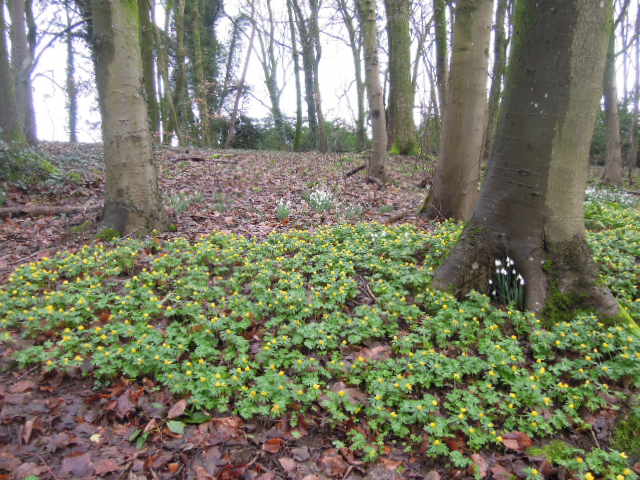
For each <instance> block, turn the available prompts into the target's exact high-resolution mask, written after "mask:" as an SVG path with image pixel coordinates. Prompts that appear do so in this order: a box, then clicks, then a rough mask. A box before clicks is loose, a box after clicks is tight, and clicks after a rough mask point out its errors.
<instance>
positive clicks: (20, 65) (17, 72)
mask: <svg viewBox="0 0 640 480" xmlns="http://www.w3.org/2000/svg"><path fill="white" fill-rule="evenodd" d="M9 14H10V15H11V63H12V67H13V72H14V80H15V92H16V93H15V95H16V105H17V108H18V122H19V124H20V125H22V128H23V131H24V134H25V136H26V139H27V141H28V142H29V143H31V144H35V143H37V141H38V136H37V132H36V121H35V110H34V108H33V91H32V88H31V68H32V65H33V60H34V59H33V56H32V55H31V49H30V48H29V41H28V39H27V28H26V11H25V0H9Z"/></svg>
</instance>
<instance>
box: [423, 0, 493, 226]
mask: <svg viewBox="0 0 640 480" xmlns="http://www.w3.org/2000/svg"><path fill="white" fill-rule="evenodd" d="M492 13H493V0H460V1H459V2H458V3H457V7H456V14H455V21H454V44H453V51H452V54H451V73H450V77H449V85H448V87H447V101H446V102H445V104H446V107H445V111H444V122H443V128H442V135H441V140H440V155H439V157H438V165H437V168H436V176H435V178H434V181H433V185H432V188H431V191H430V193H429V196H428V197H427V199H426V201H425V204H424V206H423V208H422V213H423V214H424V215H425V216H427V217H430V218H455V219H457V220H467V219H468V218H469V217H470V216H471V213H472V212H473V207H474V206H475V203H476V201H477V198H478V195H479V190H480V157H481V156H482V151H483V148H482V146H483V140H484V129H485V121H486V115H487V63H488V56H489V55H488V51H489V39H490V34H491V17H492Z"/></svg>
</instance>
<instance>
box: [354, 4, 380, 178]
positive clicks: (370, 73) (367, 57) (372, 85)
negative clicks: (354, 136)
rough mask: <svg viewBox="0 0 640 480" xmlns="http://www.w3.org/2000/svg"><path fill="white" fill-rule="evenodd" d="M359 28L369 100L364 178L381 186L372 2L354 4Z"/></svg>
mask: <svg viewBox="0 0 640 480" xmlns="http://www.w3.org/2000/svg"><path fill="white" fill-rule="evenodd" d="M358 9H359V13H360V24H361V28H362V36H363V42H364V65H365V79H366V83H367V96H368V98H369V115H370V117H371V129H372V131H373V145H372V151H371V154H370V155H369V162H368V164H367V176H368V177H369V178H371V179H374V180H375V181H378V182H380V183H383V184H384V182H385V171H384V159H385V156H386V155H387V126H386V122H385V116H384V102H383V99H382V86H381V85H380V66H379V64H378V29H377V27H376V2H375V0H358Z"/></svg>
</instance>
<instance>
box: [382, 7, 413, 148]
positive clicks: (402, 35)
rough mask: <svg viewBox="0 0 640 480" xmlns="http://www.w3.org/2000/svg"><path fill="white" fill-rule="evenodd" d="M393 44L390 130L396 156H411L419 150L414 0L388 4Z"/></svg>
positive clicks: (390, 143) (391, 53)
mask: <svg viewBox="0 0 640 480" xmlns="http://www.w3.org/2000/svg"><path fill="white" fill-rule="evenodd" d="M384 6H385V10H386V13H387V40H388V42H389V100H388V102H389V105H388V111H389V115H388V119H389V123H388V125H387V130H388V132H389V148H390V149H391V152H393V153H400V154H403V155H410V154H413V153H415V149H416V127H415V124H414V121H413V100H414V98H413V85H412V83H411V32H410V28H409V27H410V25H411V23H410V15H411V0H385V1H384Z"/></svg>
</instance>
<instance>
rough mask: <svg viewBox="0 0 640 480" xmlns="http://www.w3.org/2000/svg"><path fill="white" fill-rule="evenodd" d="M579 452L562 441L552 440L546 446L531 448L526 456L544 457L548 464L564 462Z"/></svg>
mask: <svg viewBox="0 0 640 480" xmlns="http://www.w3.org/2000/svg"><path fill="white" fill-rule="evenodd" d="M578 451H579V450H578V449H577V448H575V447H573V446H571V445H570V444H568V443H567V442H563V441H562V440H553V441H551V442H549V443H547V444H546V445H542V446H536V447H531V448H530V449H529V450H527V454H529V455H531V456H534V457H544V458H545V459H547V461H549V462H550V463H559V462H566V461H567V460H570V459H572V458H573V457H575V455H576V452H578Z"/></svg>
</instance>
